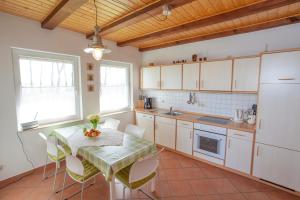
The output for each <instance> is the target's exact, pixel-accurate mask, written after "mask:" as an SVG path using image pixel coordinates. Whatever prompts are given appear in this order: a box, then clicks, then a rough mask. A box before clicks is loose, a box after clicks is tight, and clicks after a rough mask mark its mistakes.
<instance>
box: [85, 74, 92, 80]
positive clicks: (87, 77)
mask: <svg viewBox="0 0 300 200" xmlns="http://www.w3.org/2000/svg"><path fill="white" fill-rule="evenodd" d="M86 79H87V80H88V81H94V74H87V75H86Z"/></svg>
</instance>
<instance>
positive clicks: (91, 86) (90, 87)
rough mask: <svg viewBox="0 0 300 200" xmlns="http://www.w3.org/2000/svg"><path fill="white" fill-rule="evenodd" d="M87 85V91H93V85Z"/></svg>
mask: <svg viewBox="0 0 300 200" xmlns="http://www.w3.org/2000/svg"><path fill="white" fill-rule="evenodd" d="M87 87H88V91H89V92H94V91H95V87H94V85H92V84H90V85H88V86H87Z"/></svg>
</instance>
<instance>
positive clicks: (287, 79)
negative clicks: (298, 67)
mask: <svg viewBox="0 0 300 200" xmlns="http://www.w3.org/2000/svg"><path fill="white" fill-rule="evenodd" d="M278 80H279V81H293V80H295V78H278Z"/></svg>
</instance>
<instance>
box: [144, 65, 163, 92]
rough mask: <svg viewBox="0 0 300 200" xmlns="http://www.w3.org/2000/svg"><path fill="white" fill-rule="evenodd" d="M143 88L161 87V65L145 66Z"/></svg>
mask: <svg viewBox="0 0 300 200" xmlns="http://www.w3.org/2000/svg"><path fill="white" fill-rule="evenodd" d="M141 83H142V85H141V88H143V89H160V66H155V67H143V68H142V80H141Z"/></svg>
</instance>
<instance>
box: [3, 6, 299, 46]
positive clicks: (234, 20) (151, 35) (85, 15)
mask: <svg viewBox="0 0 300 200" xmlns="http://www.w3.org/2000/svg"><path fill="white" fill-rule="evenodd" d="M165 3H168V4H170V5H172V7H173V9H172V14H171V16H169V17H168V18H167V19H165V18H164V16H163V15H162V9H161V6H162V5H163V4H165ZM96 4H97V6H98V8H99V9H98V16H97V17H98V24H99V25H100V27H103V32H101V35H102V37H103V38H104V39H108V40H112V41H116V42H117V44H118V45H119V46H126V45H131V46H135V47H138V48H139V49H140V50H141V51H147V50H153V49H158V48H163V47H168V46H174V45H178V44H185V43H189V42H195V41H201V40H207V39H213V38H219V37H224V36H230V35H234V34H239V33H245V32H252V31H256V30H262V29H267V28H271V27H277V26H282V25H287V24H292V23H298V22H300V0H96ZM0 11H2V12H7V13H10V14H13V15H18V16H22V17H26V18H29V19H33V20H36V21H39V22H41V24H42V27H45V28H48V29H53V28H55V27H56V26H59V27H62V28H66V29H69V30H72V31H76V32H80V33H83V34H84V35H83V37H85V35H87V36H90V35H91V32H92V31H93V27H94V26H95V7H94V1H93V0H2V1H0Z"/></svg>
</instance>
